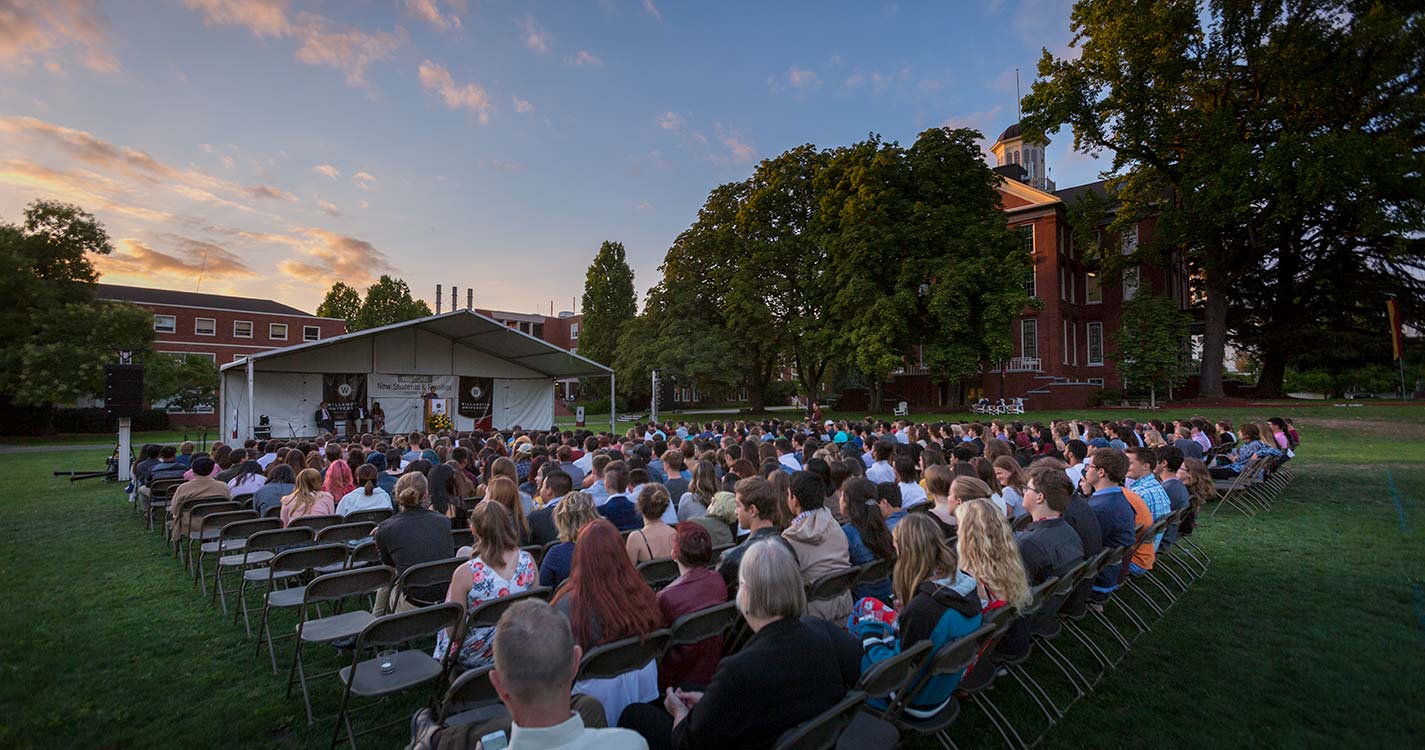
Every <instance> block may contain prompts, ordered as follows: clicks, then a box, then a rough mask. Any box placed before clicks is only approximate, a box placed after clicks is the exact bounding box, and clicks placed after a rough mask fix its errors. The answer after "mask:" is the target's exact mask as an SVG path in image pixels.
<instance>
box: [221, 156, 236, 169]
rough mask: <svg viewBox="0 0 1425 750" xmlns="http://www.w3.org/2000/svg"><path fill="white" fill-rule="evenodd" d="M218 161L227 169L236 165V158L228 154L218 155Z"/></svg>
mask: <svg viewBox="0 0 1425 750" xmlns="http://www.w3.org/2000/svg"><path fill="white" fill-rule="evenodd" d="M218 161H219V162H222V165H223V166H224V167H227V168H228V169H232V168H233V167H236V166H237V159H234V158H233V157H231V156H228V155H227V154H223V155H222V156H220V157H218Z"/></svg>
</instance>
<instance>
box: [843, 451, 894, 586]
mask: <svg viewBox="0 0 1425 750" xmlns="http://www.w3.org/2000/svg"><path fill="white" fill-rule="evenodd" d="M877 503H878V501H877V498H876V485H875V484H872V482H871V480H869V479H859V478H857V479H848V480H846V481H845V482H843V483H842V485H841V516H842V517H843V518H845V519H846V523H843V524H841V531H842V532H843V533H845V534H846V548H847V552H848V553H849V555H850V559H851V564H852V565H865V564H866V563H868V562H871V561H872V560H877V559H879V560H885V561H886V562H893V561H894V560H895V556H896V551H895V547H894V544H893V542H892V541H891V532H890V530H889V529H887V528H886V519H885V518H884V517H882V516H881V509H880V506H879V505H878V504H877ZM868 596H870V597H875V598H876V599H879V600H881V601H882V602H884V603H885V604H886V606H890V604H891V581H890V579H889V578H887V579H886V580H884V581H879V582H876V583H868V584H857V585H856V586H854V587H852V589H851V598H852V599H853V600H858V601H859V600H860V599H863V598H865V597H868Z"/></svg>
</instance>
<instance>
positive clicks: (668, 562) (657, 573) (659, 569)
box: [638, 557, 678, 591]
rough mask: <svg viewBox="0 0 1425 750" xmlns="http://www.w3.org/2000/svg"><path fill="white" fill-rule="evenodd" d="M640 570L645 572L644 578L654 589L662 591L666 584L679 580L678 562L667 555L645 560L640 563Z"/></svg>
mask: <svg viewBox="0 0 1425 750" xmlns="http://www.w3.org/2000/svg"><path fill="white" fill-rule="evenodd" d="M638 572H639V573H642V574H643V580H645V581H648V585H649V586H650V587H651V588H652V589H653V590H654V591H661V590H662V589H663V587H664V586H667V585H668V584H670V583H672V582H674V581H676V580H678V563H675V562H673V560H672V559H670V558H667V557H663V558H659V559H657V560H644V561H643V562H641V563H639V564H638Z"/></svg>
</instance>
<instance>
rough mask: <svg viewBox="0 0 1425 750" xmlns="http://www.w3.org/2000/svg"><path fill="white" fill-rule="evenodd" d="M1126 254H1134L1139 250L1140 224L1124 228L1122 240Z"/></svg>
mask: <svg viewBox="0 0 1425 750" xmlns="http://www.w3.org/2000/svg"><path fill="white" fill-rule="evenodd" d="M1121 245H1122V248H1123V254H1124V255H1132V254H1133V253H1135V252H1137V251H1138V225H1137V224H1134V225H1133V226H1131V227H1129V228H1127V229H1125V230H1123V236H1122V242H1121Z"/></svg>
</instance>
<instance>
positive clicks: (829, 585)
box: [806, 566, 861, 603]
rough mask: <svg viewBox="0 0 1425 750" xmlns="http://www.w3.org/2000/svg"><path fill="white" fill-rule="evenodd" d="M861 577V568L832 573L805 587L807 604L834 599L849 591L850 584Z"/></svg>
mask: <svg viewBox="0 0 1425 750" xmlns="http://www.w3.org/2000/svg"><path fill="white" fill-rule="evenodd" d="M860 576H861V568H860V567H859V566H852V567H849V568H843V569H841V570H836V571H832V572H830V573H827V574H826V575H823V576H821V577H820V578H817V579H816V580H814V581H812V582H810V583H808V584H807V585H806V592H807V602H808V603H811V602H820V601H826V600H828V599H835V598H836V597H838V596H841V595H842V594H845V593H849V592H850V591H851V586H852V584H854V583H856V579H857V578H859V577H860Z"/></svg>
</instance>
